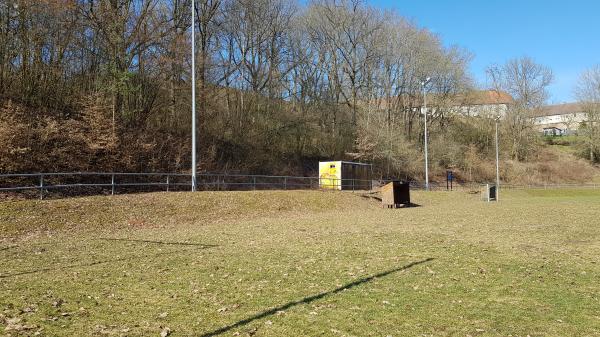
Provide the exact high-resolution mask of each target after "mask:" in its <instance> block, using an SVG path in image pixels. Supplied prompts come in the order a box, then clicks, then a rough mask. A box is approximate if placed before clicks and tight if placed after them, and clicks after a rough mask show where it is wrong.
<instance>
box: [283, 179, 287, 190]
mask: <svg viewBox="0 0 600 337" xmlns="http://www.w3.org/2000/svg"><path fill="white" fill-rule="evenodd" d="M283 189H284V190H287V177H283Z"/></svg>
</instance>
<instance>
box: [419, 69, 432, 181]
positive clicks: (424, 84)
mask: <svg viewBox="0 0 600 337" xmlns="http://www.w3.org/2000/svg"><path fill="white" fill-rule="evenodd" d="M429 81H431V78H429V77H427V78H426V79H425V81H423V82H421V86H422V87H423V115H424V116H425V190H426V191H429V154H428V149H427V91H426V90H425V86H426V85H427V84H428V83H429Z"/></svg>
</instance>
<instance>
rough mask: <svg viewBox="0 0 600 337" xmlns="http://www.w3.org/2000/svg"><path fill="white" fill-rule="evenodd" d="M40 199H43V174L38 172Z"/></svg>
mask: <svg viewBox="0 0 600 337" xmlns="http://www.w3.org/2000/svg"><path fill="white" fill-rule="evenodd" d="M40 200H44V175H43V174H40Z"/></svg>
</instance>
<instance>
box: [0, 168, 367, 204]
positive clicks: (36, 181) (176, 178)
mask: <svg viewBox="0 0 600 337" xmlns="http://www.w3.org/2000/svg"><path fill="white" fill-rule="evenodd" d="M191 182H192V179H191V175H190V174H183V173H155V172H153V173H106V172H59V173H24V174H0V193H1V192H17V193H19V192H21V193H29V196H33V195H32V193H37V195H38V196H39V198H40V199H44V197H46V196H48V195H49V194H51V192H52V191H55V192H54V193H55V194H59V193H62V194H63V195H69V194H70V195H81V194H86V193H87V194H98V193H104V194H106V193H110V194H111V195H114V194H116V193H127V192H142V191H185V190H189V189H191ZM323 185H325V186H323ZM196 186H197V189H198V190H261V189H262V190H267V189H271V190H272V189H283V190H286V189H318V188H320V187H325V188H331V189H334V188H338V189H339V188H342V189H346V190H357V189H371V188H372V187H373V182H372V181H371V180H364V179H362V180H361V179H327V182H324V181H323V180H322V179H320V178H318V177H299V176H271V175H244V174H219V173H203V174H198V175H196ZM32 191H33V192H32Z"/></svg>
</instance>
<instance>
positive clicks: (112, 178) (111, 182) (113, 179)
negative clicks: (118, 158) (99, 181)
mask: <svg viewBox="0 0 600 337" xmlns="http://www.w3.org/2000/svg"><path fill="white" fill-rule="evenodd" d="M110 195H115V174H114V173H113V174H111V176H110Z"/></svg>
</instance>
